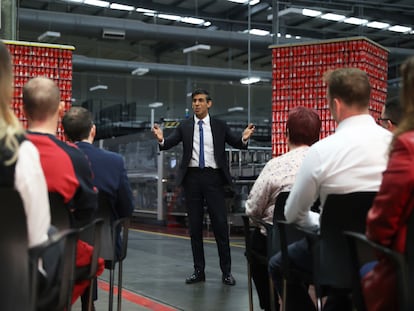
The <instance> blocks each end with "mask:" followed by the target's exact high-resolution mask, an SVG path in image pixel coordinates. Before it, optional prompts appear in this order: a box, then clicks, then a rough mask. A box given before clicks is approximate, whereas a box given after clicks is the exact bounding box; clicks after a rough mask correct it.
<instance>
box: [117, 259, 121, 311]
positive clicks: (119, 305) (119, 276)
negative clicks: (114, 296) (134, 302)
mask: <svg viewBox="0 0 414 311" xmlns="http://www.w3.org/2000/svg"><path fill="white" fill-rule="evenodd" d="M121 303H122V260H120V261H119V262H118V309H117V310H118V311H121Z"/></svg>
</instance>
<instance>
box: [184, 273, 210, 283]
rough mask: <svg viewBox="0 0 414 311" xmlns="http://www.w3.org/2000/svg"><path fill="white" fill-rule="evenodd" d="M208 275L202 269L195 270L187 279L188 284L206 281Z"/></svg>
mask: <svg viewBox="0 0 414 311" xmlns="http://www.w3.org/2000/svg"><path fill="white" fill-rule="evenodd" d="M205 280H206V275H205V274H204V272H201V271H194V273H193V274H191V275H190V276H189V277H188V278H186V279H185V283H186V284H194V283H198V282H205Z"/></svg>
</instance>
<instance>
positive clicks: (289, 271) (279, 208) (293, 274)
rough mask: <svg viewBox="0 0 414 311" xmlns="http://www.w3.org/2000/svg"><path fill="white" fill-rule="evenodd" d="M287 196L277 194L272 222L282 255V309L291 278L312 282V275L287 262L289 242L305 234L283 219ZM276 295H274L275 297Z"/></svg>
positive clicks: (317, 203)
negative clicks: (294, 267) (296, 268)
mask: <svg viewBox="0 0 414 311" xmlns="http://www.w3.org/2000/svg"><path fill="white" fill-rule="evenodd" d="M288 196H289V192H281V193H280V194H279V196H278V199H279V198H280V201H279V200H277V201H276V205H275V212H274V213H273V223H274V224H276V225H275V228H274V230H273V231H274V232H273V236H274V240H276V241H277V243H278V247H279V249H280V252H281V256H282V275H283V297H281V298H282V310H286V308H287V301H286V294H287V293H286V291H287V282H289V280H291V279H296V278H298V277H300V278H301V279H302V280H304V282H305V283H308V284H310V283H313V280H312V275H305V274H304V273H303V272H302V271H297V270H295V269H293V268H292V267H291V265H290V264H289V257H288V246H289V244H291V243H294V242H297V241H299V240H301V239H303V238H305V237H306V234H305V233H304V232H303V231H301V230H299V229H298V228H297V227H296V225H294V224H288V223H287V222H286V220H285V203H286V200H287V198H288ZM278 201H279V202H278ZM318 205H319V200H318V201H317V202H316V203H315V206H318ZM277 298H278V297H274V299H277Z"/></svg>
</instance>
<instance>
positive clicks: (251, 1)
mask: <svg viewBox="0 0 414 311" xmlns="http://www.w3.org/2000/svg"><path fill="white" fill-rule="evenodd" d="M227 1H230V2H234V3H239V4H247V3H249V4H250V5H256V4H258V3H259V2H260V0H227Z"/></svg>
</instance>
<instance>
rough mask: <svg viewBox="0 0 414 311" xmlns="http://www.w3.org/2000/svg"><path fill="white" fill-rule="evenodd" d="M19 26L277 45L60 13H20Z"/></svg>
mask: <svg viewBox="0 0 414 311" xmlns="http://www.w3.org/2000/svg"><path fill="white" fill-rule="evenodd" d="M19 23H20V27H21V28H22V27H27V28H30V29H32V30H39V31H44V29H53V30H55V31H59V32H61V33H62V34H64V33H66V34H77V35H83V36H90V37H96V38H99V37H101V35H102V28H104V27H105V26H107V25H110V26H111V28H114V29H122V30H124V31H125V33H128V39H129V40H139V39H145V38H146V39H157V40H161V39H162V40H166V41H171V40H174V41H181V42H187V43H188V42H191V43H194V40H195V39H197V41H198V42H202V43H203V44H210V45H218V46H223V47H237V48H246V46H247V42H248V40H249V39H250V44H251V47H252V48H253V49H255V50H264V51H265V50H268V47H269V46H270V45H271V44H273V41H272V38H271V37H270V36H264V37H263V36H252V35H249V34H247V33H242V32H232V31H223V30H209V29H200V28H191V27H182V26H165V25H157V24H149V23H144V22H141V21H138V20H132V19H126V18H114V17H102V16H91V15H82V14H74V13H60V12H52V11H44V10H33V9H25V8H20V9H19ZM279 42H280V43H288V42H290V43H291V42H293V41H292V40H286V41H284V40H283V38H280V40H279Z"/></svg>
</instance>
